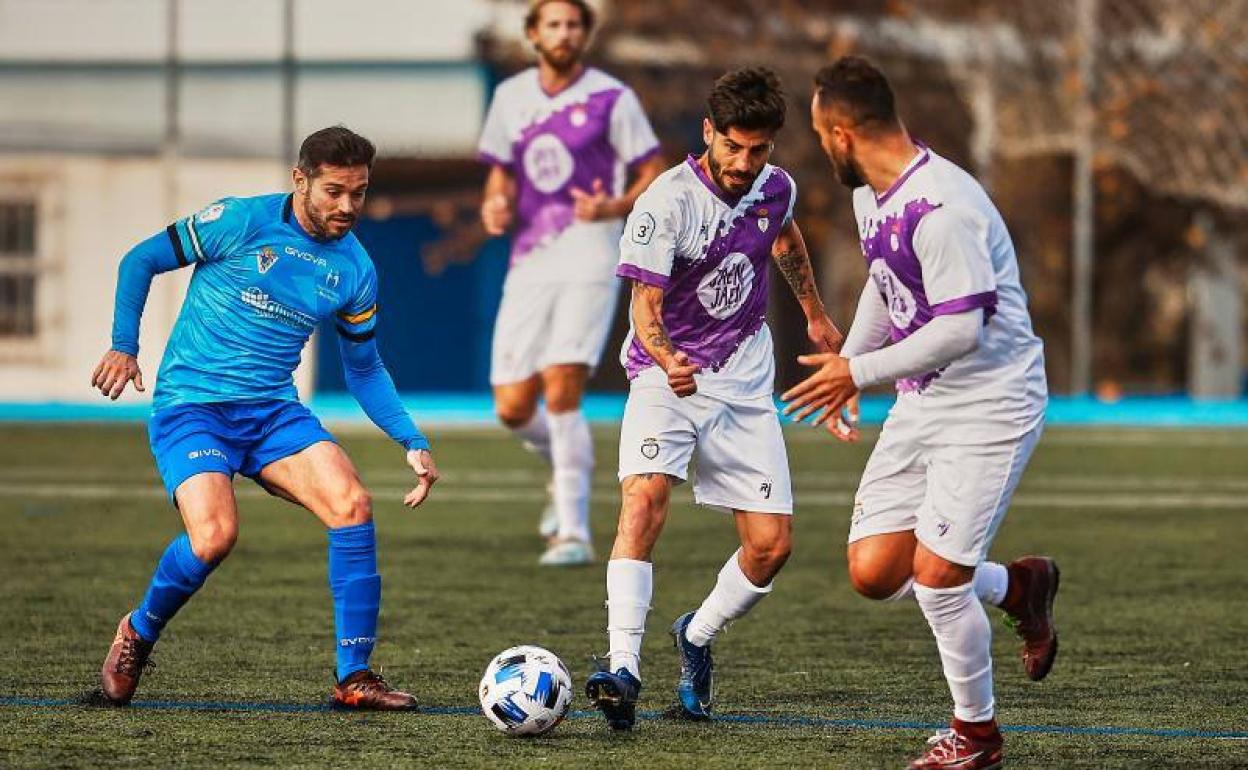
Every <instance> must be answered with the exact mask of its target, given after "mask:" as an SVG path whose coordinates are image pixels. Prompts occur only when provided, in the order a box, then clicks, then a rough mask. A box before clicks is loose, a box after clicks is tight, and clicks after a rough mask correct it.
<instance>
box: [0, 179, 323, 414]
mask: <svg viewBox="0 0 1248 770" xmlns="http://www.w3.org/2000/svg"><path fill="white" fill-rule="evenodd" d="M287 173H288V172H287V169H286V168H285V166H284V164H280V163H277V162H276V161H260V160H245V161H220V160H218V161H203V160H198V161H197V160H183V161H181V162H178V163H177V164H176V165H169V164H166V163H164V162H162V161H161V160H160V159H159V158H153V157H115V158H100V157H83V156H64V155H61V156H57V155H19V156H14V155H0V190H3V191H5V193H6V195H10V196H13V195H19V194H24V193H25V192H29V193H32V194H34V195H35V196H36V199H37V200H38V206H39V214H38V216H39V226H38V231H37V240H38V243H39V248H38V251H39V253H40V260H41V262H42V264H43V272H42V274H41V278H40V283H39V287H38V292H37V295H36V296H37V300H36V302H37V306H38V328H39V330H38V333H37V335H36V337H35V338H34V339H32V340H0V400H4V401H49V400H57V401H59V400H68V401H83V400H89V399H92V398H96V399H99V398H102V397H101V396H99V395H98V394H95V395H93V393H92V391H91V390H90V388H89V382H90V376H91V372H92V370H93V369H94V368H95V365H96V364H97V363H98V362H99V359H100V356H101V355H103V353H104V352H105V351H106V350H108V346H109V341H110V333H111V329H112V314H113V292H114V289H115V288H116V283H117V263H118V261H119V260H120V258H121V256H122V255H124V254H125V253H126V251H127V250H128V249H129V248H130V247H131V246H132V245H133V244H135V243H136V242H138V241H140V240H142V239H143V238H146V237H148V236H149V235H151V234H153V233H155V232H159V231H160V230H162V229H164V227H165V226H166V225H167V224H168V223H169V222H170V221H172V220H173V219H174V218H176V217H178V216H180V215H185V214H188V213H191V212H194V211H196V210H198V209H199V208H202V207H203V206H204V205H205V204H207V203H209V202H211V201H213V200H215V199H217V198H220V197H222V196H225V195H258V194H262V193H269V192H275V191H280V190H284V189H287V187H288V186H289V180H288V176H287ZM189 280H190V270H189V269H185V270H177V271H174V272H171V273H166V274H164V275H161V276H157V278H156V279H155V281H153V283H152V291H151V294H150V295H149V297H148V302H147V309H146V311H145V313H144V315H143V325H142V328H141V334H140V345H141V349H140V353H139V363H140V366H141V367H142V369H143V372H144V375H145V379H146V381H147V386H148V394H147V396H141V395H139V394H135V393H128V394H127V396H126V398H127V399H132V400H134V399H143V398H146V397H148V396H150V394H151V388H152V386H153V385H154V384H155V378H156V370H157V368H158V366H159V363H160V357H161V355H162V353H163V352H164V343H165V340H166V339H167V338H168V336H169V331H170V330H171V329H172V327H173V322H174V320H175V319H176V317H177V313H178V309H179V308H180V307H181V300H182V296H183V293H184V292H185V289H186V284H187V282H188V281H189ZM314 349H315V347H314V346H309V347H308V349H307V350H306V351H305V355H304V365H303V366H302V367H301V368H300V371H299V372H298V374H297V377H296V379H297V382H298V384H299V386H300V390H301V391H303V392H307V391H308V390H309V389H310V386H311V372H312V371H313V366H312V364H313V363H314V362H312V361H310V360H309V359H310V357H311V355H312V352H313V351H314Z"/></svg>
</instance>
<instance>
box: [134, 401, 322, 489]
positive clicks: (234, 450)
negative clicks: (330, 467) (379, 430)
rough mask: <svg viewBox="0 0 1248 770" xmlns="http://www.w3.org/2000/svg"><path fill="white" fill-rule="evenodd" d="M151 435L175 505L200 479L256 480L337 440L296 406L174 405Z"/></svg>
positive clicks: (153, 424) (157, 415)
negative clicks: (183, 488)
mask: <svg viewBox="0 0 1248 770" xmlns="http://www.w3.org/2000/svg"><path fill="white" fill-rule="evenodd" d="M147 435H148V439H149V440H150V442H151V446H152V456H153V457H155V458H156V469H157V470H158V471H159V472H160V478H161V480H162V481H164V483H165V491H166V492H168V493H169V499H171V500H172V499H173V493H174V491H176V490H177V488H178V487H179V486H180V485H181V484H182V482H184V481H186V480H187V479H189V478H190V477H191V476H194V475H196V474H199V473H224V474H225V475H227V476H229V477H230V478H233V477H234V474H235V473H241V474H243V475H244V476H247V477H248V478H255V477H256V475H257V474H259V473H260V471H261V469H263V468H264V466H266V465H268V464H269V463H272V462H275V461H277V460H280V459H282V458H283V457H289V456H291V455H293V454H295V453H296V452H300V451H302V450H304V449H307V448H308V447H310V446H312V445H313V444H315V443H317V442H318V441H333V440H334V437H333V436H331V435H330V434H329V431H327V430H325V428H324V426H322V425H321V421H320V420H318V419H316V416H315V415H313V414H312V412H311V411H309V410H308V408H307V407H306V406H304V405H303V404H301V403H299V402H298V401H242V402H234V403H221V404H175V405H174V406H170V407H166V408H164V409H160V410H158V411H155V412H153V413H152V419H151V421H149V422H148V425H147Z"/></svg>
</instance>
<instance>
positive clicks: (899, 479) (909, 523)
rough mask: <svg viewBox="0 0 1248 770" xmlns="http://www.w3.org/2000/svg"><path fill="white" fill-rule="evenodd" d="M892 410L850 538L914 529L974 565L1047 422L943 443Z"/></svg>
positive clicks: (941, 552)
mask: <svg viewBox="0 0 1248 770" xmlns="http://www.w3.org/2000/svg"><path fill="white" fill-rule="evenodd" d="M896 422H897V421H894V419H893V415H890V416H889V419H888V420H886V421H885V422H884V429H883V431H882V432H881V433H880V440H879V443H877V444H876V445H875V449H874V450H873V451H872V452H871V459H870V460H868V461H867V467H866V469H865V470H864V471H863V474H862V481H861V483H860V484H859V485H858V493H857V494H856V495H855V496H854V512H853V518H852V520H851V523H850V526H849V542H851V543H852V542H854V541H856V540H861V539H862V538H865V537H871V536H872V535H883V534H886V533H889V532H905V531H910V530H913V531H914V534H915V537H916V538H918V541H919V542H920V543H922V544H923V545H924V546H925V547H926V548H927V549H928V550H930V551H932V552H933V553H935V554H936V555H937V556H940V557H941V558H943V559H946V560H948V561H951V562H953V563H954V564H961V565H963V566H967V567H974V566H977V565H978V564H979V563H980V562H981V561H983V559H984V557H985V556H987V554H988V548H989V546H991V545H992V540H993V538H994V537H995V536H996V534H997V528H998V527H999V526H1000V525H1001V520H1002V518H1004V516H1005V511H1006V509H1007V508H1009V506H1010V498H1011V497H1012V496H1013V494H1014V490H1015V489H1016V488H1017V487H1018V482H1019V480H1020V479H1021V478H1022V476H1023V469H1024V468H1025V467H1026V466H1027V461H1028V459H1030V458H1031V453H1032V451H1033V450H1035V448H1036V444H1037V443H1039V441H1040V433H1041V432H1042V430H1043V427H1044V423H1043V422H1040V423H1038V424H1037V425H1036V426H1035V427H1034V428H1032V429H1031V430H1029V431H1027V432H1026V433H1024V434H1023V435H1021V436H1018V437H1017V438H1012V439H1008V440H1005V441H1001V442H998V443H993V444H942V443H939V440H938V438H939V437H932V438H931V439H928V440H924V439H923V438H920V437H919V435H918V434H919V431H918V430H910V429H909V428H910V427H911V426H908V425H906V424H905V421H904V420H903V421H902V424H901V425H898V424H896Z"/></svg>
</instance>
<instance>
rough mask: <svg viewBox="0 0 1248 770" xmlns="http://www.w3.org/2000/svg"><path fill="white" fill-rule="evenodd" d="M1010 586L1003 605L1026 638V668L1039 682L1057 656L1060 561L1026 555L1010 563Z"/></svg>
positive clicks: (1021, 635)
mask: <svg viewBox="0 0 1248 770" xmlns="http://www.w3.org/2000/svg"><path fill="white" fill-rule="evenodd" d="M1006 569H1007V570H1009V573H1010V588H1009V590H1008V591H1007V592H1006V600H1005V602H1003V603H1002V605H1001V609H1003V610H1005V612H1006V614H1008V615H1009V616H1010V619H1011V620H1012V621H1013V625H1014V631H1015V632H1016V633H1017V634H1018V635H1019V637H1020V638H1022V640H1023V669H1024V670H1025V671H1026V672H1027V677H1028V678H1029V679H1031V680H1032V681H1033V682H1039V681H1040V680H1041V679H1044V678H1045V677H1046V676H1048V674H1049V669H1051V668H1053V660H1054V659H1055V658H1057V627H1056V626H1055V625H1054V624H1053V598H1054V597H1055V596H1057V586H1058V582H1059V579H1060V577H1061V573H1060V572H1059V571H1058V569H1057V563H1056V562H1054V561H1053V560H1052V559H1050V558H1048V557H1045V556H1024V557H1022V558H1021V559H1015V560H1014V561H1012V562H1010V563H1009V564H1007V565H1006Z"/></svg>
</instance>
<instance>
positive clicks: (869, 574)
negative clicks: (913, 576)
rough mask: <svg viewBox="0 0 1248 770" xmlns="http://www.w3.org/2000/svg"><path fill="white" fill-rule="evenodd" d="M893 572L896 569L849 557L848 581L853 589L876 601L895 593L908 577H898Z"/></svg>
mask: <svg viewBox="0 0 1248 770" xmlns="http://www.w3.org/2000/svg"><path fill="white" fill-rule="evenodd" d="M895 572H896V570H892V569H889V568H886V567H882V566H881V565H879V564H875V563H872V562H868V561H864V560H854V559H851V560H850V562H849V582H850V584H851V585H852V586H853V587H854V590H855V591H857V592H858V593H859V594H861V595H862V596H865V597H867V598H868V599H875V600H876V601H884V600H885V599H887V598H889V597H890V596H892V595H893V594H895V593H897V591H898V590H900V589H901V586H902V585H903V584H904V583H905V581H906V579H907V578H908V577H909V576H901V577H898V576H897V575H895V574H894V573H895Z"/></svg>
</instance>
